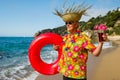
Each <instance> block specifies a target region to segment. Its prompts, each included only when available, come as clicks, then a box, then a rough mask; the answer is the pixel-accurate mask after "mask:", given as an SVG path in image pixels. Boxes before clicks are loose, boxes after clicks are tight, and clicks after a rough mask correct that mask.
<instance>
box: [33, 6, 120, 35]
mask: <svg viewBox="0 0 120 80" xmlns="http://www.w3.org/2000/svg"><path fill="white" fill-rule="evenodd" d="M100 23H104V24H106V25H107V26H108V30H107V31H106V33H107V34H108V35H120V8H117V9H115V10H112V11H109V12H108V13H107V14H106V15H105V16H101V15H99V16H97V17H96V18H95V17H92V18H91V19H89V20H88V21H87V22H85V21H80V22H79V24H80V26H79V29H80V30H81V31H86V30H88V31H90V30H91V31H93V27H94V25H96V24H100ZM45 32H54V33H56V34H59V35H64V34H65V33H66V27H65V25H63V26H60V27H57V28H53V29H44V30H42V31H38V32H36V33H35V34H34V36H38V35H40V34H42V33H45Z"/></svg>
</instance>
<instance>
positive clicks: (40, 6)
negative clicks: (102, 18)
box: [0, 0, 120, 36]
mask: <svg viewBox="0 0 120 80" xmlns="http://www.w3.org/2000/svg"><path fill="white" fill-rule="evenodd" d="M64 1H65V0H0V36H33V35H34V33H36V32H37V31H39V30H43V29H48V28H51V29H52V28H56V27H59V26H63V25H64V22H63V21H62V19H61V18H60V17H58V16H56V15H54V14H53V12H54V10H55V8H57V9H59V8H60V7H62V4H63V3H64ZM84 1H85V3H86V4H90V5H92V8H91V9H90V10H88V14H89V16H82V18H81V21H87V20H88V19H90V18H91V17H96V16H98V15H105V14H106V13H107V12H108V11H110V10H113V9H117V8H118V7H120V4H119V3H120V0H67V3H68V4H69V3H71V2H75V3H81V2H84Z"/></svg>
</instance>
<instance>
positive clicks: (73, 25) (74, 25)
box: [65, 21, 78, 32]
mask: <svg viewBox="0 0 120 80" xmlns="http://www.w3.org/2000/svg"><path fill="white" fill-rule="evenodd" d="M65 24H66V27H67V31H69V32H73V31H74V30H76V29H77V27H78V22H76V21H75V22H73V21H70V22H65Z"/></svg>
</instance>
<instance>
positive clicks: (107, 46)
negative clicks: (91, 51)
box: [95, 42, 113, 49]
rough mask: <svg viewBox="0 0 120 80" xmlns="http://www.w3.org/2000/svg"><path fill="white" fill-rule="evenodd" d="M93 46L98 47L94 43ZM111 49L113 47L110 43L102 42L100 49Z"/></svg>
mask: <svg viewBox="0 0 120 80" xmlns="http://www.w3.org/2000/svg"><path fill="white" fill-rule="evenodd" d="M95 46H98V43H96V44H95ZM111 47H113V46H112V43H111V42H104V44H103V47H102V48H103V49H106V48H111Z"/></svg>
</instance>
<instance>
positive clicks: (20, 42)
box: [0, 37, 58, 80]
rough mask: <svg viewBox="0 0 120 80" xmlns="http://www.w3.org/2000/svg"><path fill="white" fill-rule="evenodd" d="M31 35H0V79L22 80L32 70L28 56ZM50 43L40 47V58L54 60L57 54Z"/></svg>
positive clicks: (45, 60)
mask: <svg viewBox="0 0 120 80" xmlns="http://www.w3.org/2000/svg"><path fill="white" fill-rule="evenodd" d="M33 39H34V38H33V37H0V80H23V78H25V77H26V76H28V75H29V74H30V73H32V72H33V68H32V67H31V65H30V62H29V58H28V49H29V46H30V44H31V42H32V40H33ZM56 53H57V52H56V51H54V50H53V48H52V46H51V45H47V46H45V47H43V48H42V50H41V52H40V57H41V59H42V60H43V61H44V62H46V63H48V64H49V63H52V62H54V61H55V60H56V59H57V57H58V54H56Z"/></svg>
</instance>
